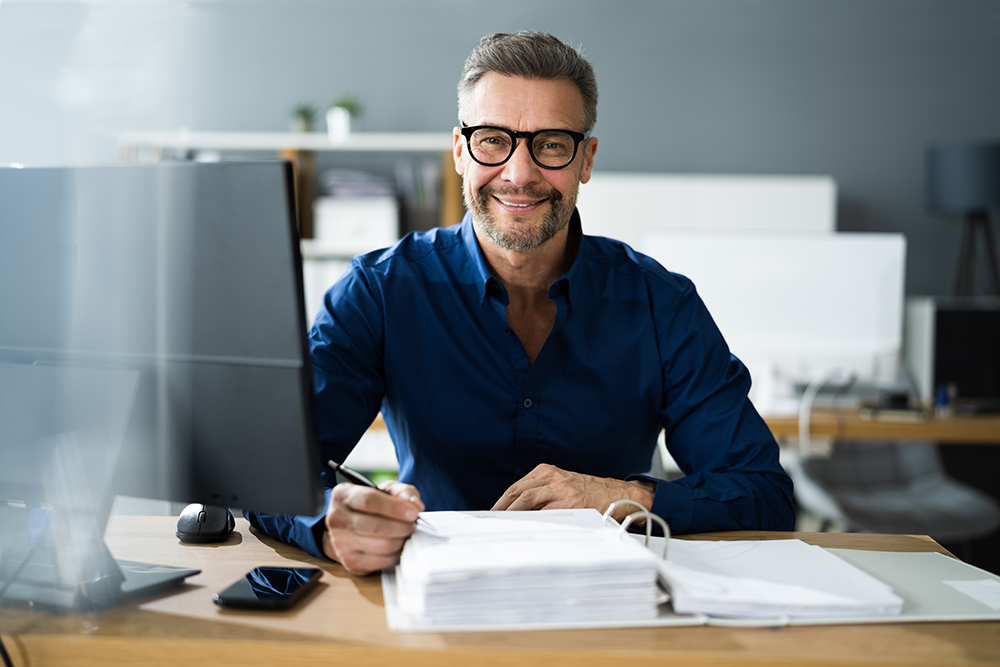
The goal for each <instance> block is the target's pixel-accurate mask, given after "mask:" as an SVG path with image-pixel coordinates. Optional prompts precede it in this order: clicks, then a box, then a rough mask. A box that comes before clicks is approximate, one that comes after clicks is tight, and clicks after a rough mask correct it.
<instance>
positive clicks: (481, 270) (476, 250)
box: [461, 209, 587, 307]
mask: <svg viewBox="0 0 1000 667" xmlns="http://www.w3.org/2000/svg"><path fill="white" fill-rule="evenodd" d="M461 233H462V242H463V243H464V244H465V249H466V252H467V253H468V255H469V258H470V259H471V261H472V267H473V271H474V272H475V273H474V275H475V276H476V277H477V278H478V279H477V280H476V290H477V291H478V293H479V303H480V304H482V303H484V302H485V301H486V295H487V293H488V292H489V289H490V287H489V286H490V285H491V284H494V285H496V287H494V288H493V289H499V290H500V292H503V291H504V289H503V285H501V284H500V281H499V280H497V279H496V278H495V277H494V276H493V274H492V273H490V270H489V268H488V267H487V266H486V260H485V259H484V258H483V252H482V249H481V248H480V247H479V241H478V240H477V239H476V231H475V228H474V227H473V223H472V213H471V212H469V211H466V213H465V217H464V218H463V219H462V232H461ZM569 236H570V238H571V239H576V241H577V250H576V257H574V258H573V264H572V265H571V266H570V267H569V271H567V272H566V273H564V274H563V275H561V276H559V278H557V279H556V281H555V282H554V283H552V285H551V287H549V297H554V296H556V295H558V294H560V293H564V294H566V298H567V301H569V303H570V307H572V306H574V305H575V303H574V302H575V300H576V291H577V290H573V289H571V288H570V286H571V285H578V284H581V283H582V280H581V278H582V275H583V268H582V264H583V263H582V262H580V261H579V259H580V255H581V253H582V252H583V249H584V246H585V245H586V243H587V237H585V236H584V235H583V226H582V225H581V224H580V212H579V211H578V210H576V209H574V210H573V215H572V216H571V217H570V219H569Z"/></svg>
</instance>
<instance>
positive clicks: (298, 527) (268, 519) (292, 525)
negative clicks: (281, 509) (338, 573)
mask: <svg viewBox="0 0 1000 667" xmlns="http://www.w3.org/2000/svg"><path fill="white" fill-rule="evenodd" d="M329 493H330V490H329V489H327V490H326V494H327V499H326V503H324V507H326V505H327V504H328V503H329V500H330V499H329ZM243 516H244V517H246V519H247V520H248V521H249V522H250V525H252V526H253V527H254V528H256V529H257V530H259V531H261V532H262V533H264V534H265V535H268V536H269V537H273V538H275V539H276V540H281V541H282V542H287V543H289V544H294V545H295V546H297V547H299V548H300V549H302V550H303V551H305V552H307V553H309V554H312V555H313V556H318V557H320V558H326V559H327V560H329V558H327V556H326V554H324V553H323V544H322V543H321V542H320V541H318V539H317V538H319V537H320V536H321V535H322V534H323V533H322V527H323V522H324V520H325V518H326V512H323V513H322V514H319V515H317V516H292V515H288V514H266V513H264V512H252V511H247V510H243Z"/></svg>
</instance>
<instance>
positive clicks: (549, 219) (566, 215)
mask: <svg viewBox="0 0 1000 667" xmlns="http://www.w3.org/2000/svg"><path fill="white" fill-rule="evenodd" d="M462 193H463V196H464V199H465V207H466V208H467V209H469V211H471V212H472V219H473V222H475V223H476V226H477V227H478V228H479V229H480V230H481V231H483V232H485V234H486V235H487V236H488V237H489V238H490V240H491V241H493V243H495V244H496V245H497V246H498V247H500V248H503V249H505V250H513V251H515V252H528V251H530V250H534V249H535V248H538V247H539V246H541V245H542V244H543V243H545V242H546V241H548V240H549V239H551V238H552V237H554V236H555V235H556V234H558V233H559V232H560V231H562V229H563V228H564V227H565V226H566V225H568V224H569V219H570V218H571V217H572V215H573V209H575V208H576V192H575V191H574V192H573V193H571V195H570V196H569V197H565V196H563V193H561V192H560V191H558V190H556V189H554V188H553V189H550V190H538V189H534V188H525V189H499V188H493V187H491V186H489V185H484V186H483V187H481V188H479V190H476V191H473V190H472V188H471V187H470V186H469V185H468V182H465V183H464V184H463V187H462ZM505 196H506V197H512V196H517V197H525V198H528V199H534V200H541V199H546V200H548V204H549V210H548V212H546V214H545V217H544V218H543V219H542V222H541V224H540V225H537V226H529V225H517V226H515V225H510V226H507V225H505V224H504V223H502V222H501V221H500V220H498V219H497V217H496V216H495V215H494V214H493V212H492V211H491V210H490V200H491V199H492V198H493V197H499V198H503V197H505ZM526 217H527V216H518V215H516V214H515V215H514V221H515V222H518V223H520V222H523V221H524V220H525V219H526Z"/></svg>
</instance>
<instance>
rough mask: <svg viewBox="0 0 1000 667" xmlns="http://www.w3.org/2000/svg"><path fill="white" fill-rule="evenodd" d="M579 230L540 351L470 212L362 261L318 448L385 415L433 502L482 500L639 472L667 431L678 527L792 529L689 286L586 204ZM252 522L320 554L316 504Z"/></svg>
mask: <svg viewBox="0 0 1000 667" xmlns="http://www.w3.org/2000/svg"><path fill="white" fill-rule="evenodd" d="M570 225H571V229H570V233H571V234H572V235H575V236H576V238H578V239H579V250H578V252H577V256H576V258H575V260H574V262H573V264H572V266H571V267H570V269H569V271H568V272H566V273H565V274H564V275H562V276H560V277H559V279H558V280H556V281H555V283H553V284H552V286H551V287H550V288H549V298H550V299H552V301H554V302H555V304H556V307H557V314H556V319H555V324H554V326H553V327H552V332H551V333H550V334H549V337H548V339H547V340H546V341H545V345H544V346H543V347H542V349H541V351H540V352H539V353H538V356H537V357H536V359H535V361H534V363H529V361H528V356H527V354H526V353H525V351H524V348H523V346H522V345H521V342H520V340H519V339H518V337H517V336H516V335H515V334H514V332H513V331H511V329H510V328H509V327H508V326H507V322H506V318H505V308H506V306H507V305H508V296H507V292H506V290H505V288H504V287H503V285H501V284H500V282H499V281H498V280H497V279H496V278H494V277H493V275H492V274H491V273H490V271H489V269H488V268H487V266H486V263H485V261H484V259H483V256H482V254H481V252H480V249H479V245H478V242H477V240H476V237H475V233H474V231H473V226H472V221H471V218H470V217H469V216H468V215H466V218H465V220H464V221H463V222H462V224H461V225H456V226H454V227H450V228H445V229H433V230H431V231H429V232H423V233H415V234H410V235H408V236H407V237H406V238H404V239H403V240H401V241H400V242H399V243H398V244H396V245H395V246H393V247H392V248H389V249H388V250H382V251H376V252H372V253H369V254H367V255H362V256H359V257H356V258H354V260H353V261H352V262H351V266H350V269H349V271H348V272H347V273H346V274H345V275H344V276H343V277H342V278H341V279H340V280H338V281H337V283H336V284H335V285H334V286H333V287H332V288H331V289H330V290H329V291H328V292H327V293H326V296H325V298H324V302H323V309H322V310H321V311H320V313H319V314H318V315H317V316H316V320H315V323H314V325H313V327H312V330H311V331H310V334H309V341H310V347H311V352H312V363H313V367H314V370H313V383H314V410H315V415H316V417H315V418H316V425H317V435H318V438H319V441H320V446H321V450H322V452H321V453H322V457H323V460H326V459H328V458H330V459H333V460H336V461H343V460H344V459H345V458H347V455H348V454H349V453H350V451H351V449H353V447H354V446H355V444H356V443H357V442H358V440H359V439H360V438H361V436H362V434H363V433H364V432H365V430H366V429H367V428H368V426H369V425H370V424H371V423H372V421H373V420H374V418H375V416H376V415H377V414H378V412H379V411H380V410H381V412H382V415H383V417H384V419H385V423H386V427H387V428H388V430H389V434H390V435H391V437H392V441H393V443H395V448H396V454H397V457H398V459H399V466H400V469H399V477H400V479H401V480H402V481H404V482H407V483H409V484H412V485H414V486H415V487H417V489H419V491H420V495H421V498H422V499H423V501H424V504H425V505H426V507H427V509H429V510H444V509H452V510H466V509H470V510H472V509H475V510H479V509H489V508H491V507H492V506H493V504H494V503H495V502H496V501H497V500H498V499H499V498H500V496H501V494H503V492H504V491H505V490H506V489H507V488H508V487H509V486H510V485H511V484H513V483H514V482H516V481H517V480H519V479H520V478H521V477H523V476H524V475H526V474H528V473H529V472H531V470H532V469H533V468H534V467H535V466H536V465H538V464H539V463H549V464H552V465H555V466H558V467H560V468H564V469H566V470H571V471H574V472H579V473H585V474H588V475H597V476H600V477H614V478H618V479H629V478H633V477H634V476H637V475H641V474H642V473H644V472H646V471H648V470H649V469H650V462H651V460H652V455H653V450H654V448H655V447H656V441H657V436H658V434H659V432H660V429H664V431H665V439H666V443H667V448H668V449H669V450H670V453H671V454H672V456H673V458H674V460H675V461H676V462H677V464H678V465H679V466H680V468H681V470H682V471H683V472H684V473H685V474H686V476H685V477H683V478H682V479H679V480H676V481H669V482H668V481H664V480H654V481H656V497H655V501H654V503H653V508H652V509H653V512H654V513H656V514H658V515H660V516H661V517H663V518H664V519H665V520H666V521H667V523H668V524H669V525H670V527H671V530H672V531H673V532H675V533H678V534H682V533H691V532H703V531H712V530H740V529H744V530H790V529H791V528H792V526H793V524H794V510H793V506H792V483H791V480H790V479H789V478H788V477H787V476H786V475H785V473H784V471H783V470H782V468H781V466H780V465H779V463H778V446H777V444H776V442H775V440H774V438H773V436H772V435H771V432H770V430H769V429H768V427H767V425H766V424H765V423H764V421H763V420H762V419H761V417H760V416H759V415H758V413H757V412H756V410H755V409H754V407H753V405H752V404H751V403H750V401H749V399H748V398H747V393H748V391H749V389H750V376H749V373H748V372H747V369H746V367H745V366H744V365H743V364H742V363H741V362H740V361H739V360H738V359H737V358H736V357H734V356H732V355H731V354H730V352H729V348H728V346H727V345H726V342H725V340H724V339H723V337H722V335H721V333H720V332H719V330H718V328H717V327H716V325H715V323H714V322H713V320H712V318H711V316H710V315H709V313H708V310H707V309H706V308H705V305H704V303H703V302H702V300H701V298H700V297H699V296H698V294H697V292H696V291H695V288H694V285H693V284H692V283H691V281H690V280H688V279H687V278H685V277H683V276H680V275H677V274H674V273H670V272H669V271H667V270H665V269H664V268H663V267H662V266H660V265H659V264H658V263H657V262H655V261H654V260H652V259H650V258H648V257H646V256H644V255H642V254H640V253H637V252H635V251H634V250H632V249H631V248H630V247H628V246H627V245H625V244H623V243H620V242H618V241H613V240H610V239H606V238H603V237H596V236H586V235H583V234H582V231H581V226H580V219H579V214H577V213H574V215H573V218H572V220H571V222H570ZM324 475H325V473H324ZM328 481H330V480H329V479H328ZM328 485H329V484H328ZM248 517H249V518H250V520H251V522H253V523H254V524H255V525H256V526H257V527H258V528H261V529H262V530H263V531H264V532H266V533H268V534H270V535H272V536H274V537H277V538H279V539H282V540H285V541H288V542H292V543H294V544H297V545H299V546H301V547H302V548H303V549H305V550H306V551H308V552H310V553H313V554H317V555H319V554H321V547H320V546H319V545H317V544H316V540H315V537H314V535H313V527H314V526H316V524H317V523H318V522H319V521H321V520H322V516H320V517H285V516H277V515H266V514H258V513H248Z"/></svg>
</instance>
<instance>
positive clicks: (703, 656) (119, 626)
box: [0, 517, 1000, 667]
mask: <svg viewBox="0 0 1000 667" xmlns="http://www.w3.org/2000/svg"><path fill="white" fill-rule="evenodd" d="M173 531H174V519H173V518H172V517H116V518H115V519H114V520H113V521H112V524H111V526H110V528H109V531H108V537H107V541H108V544H109V545H110V547H111V549H112V551H113V552H114V553H115V555H116V556H117V557H119V558H126V559H132V560H142V561H146V562H153V563H161V564H164V565H177V566H185V567H197V568H201V569H202V573H201V574H200V575H197V576H195V577H192V578H191V579H189V582H190V583H189V584H188V585H187V586H185V587H183V588H180V589H178V590H177V591H175V592H173V593H171V594H168V595H166V596H164V597H160V598H157V599H153V600H150V601H148V602H145V603H142V604H136V605H130V606H126V607H122V608H119V609H115V610H111V611H109V612H105V613H102V614H98V615H94V616H92V617H89V618H63V617H54V616H52V615H49V614H46V613H43V612H37V611H36V612H31V611H24V610H0V628H2V632H3V635H4V641H5V643H6V644H7V646H8V650H9V651H10V653H11V657H12V658H13V660H14V664H15V665H17V666H18V667H22V666H25V665H31V667H44V666H46V665H59V664H62V665H65V664H72V665H83V666H87V665H94V666H95V667H96V666H98V665H100V666H101V667H109V666H112V667H113V666H115V665H142V666H143V667H153V666H155V665H183V666H188V667H193V666H194V665H222V666H225V665H244V666H245V665H298V664H301V665H309V666H310V667H316V666H317V665H322V666H324V667H325V666H327V665H352V666H355V667H357V666H361V667H368V666H371V665H392V666H393V667H419V666H422V665H427V666H434V667H451V666H454V667H478V666H480V665H487V666H499V665H517V666H518V667H522V666H526V665H528V666H530V665H539V664H545V665H546V666H547V667H563V666H565V667H586V666H588V665H600V666H601V667H608V666H610V665H627V666H628V667H633V666H643V665H650V666H653V665H655V666H657V667H662V666H664V665H684V666H685V667H691V666H704V665H713V666H717V665H758V666H764V665H786V666H792V665H816V666H823V667H827V666H833V665H851V666H853V667H874V666H876V665H878V666H886V665H921V666H926V665H935V664H940V665H982V664H1000V623H900V624H886V625H856V626H852V625H847V626H799V627H784V628H719V627H695V628H646V629H613V630H612V629H608V630H586V631H545V632H498V633H479V632H477V633H393V632H391V631H389V630H388V629H387V627H386V622H385V613H384V608H383V604H382V591H381V583H380V579H379V578H378V577H377V576H371V577H363V578H357V577H353V576H350V575H348V574H346V573H345V572H344V571H343V570H342V569H341V567H340V566H339V565H336V564H333V563H329V562H321V561H319V560H318V559H314V558H312V557H310V556H307V555H306V554H304V553H303V552H301V551H300V550H298V549H295V548H293V547H289V546H288V545H284V544H280V543H277V542H275V541H273V540H271V539H269V538H266V537H258V536H257V535H256V534H255V533H254V532H253V531H252V530H251V529H250V528H249V525H248V524H247V522H246V521H244V520H243V519H238V520H237V531H236V533H234V535H233V536H231V538H230V539H229V540H228V541H227V542H226V543H224V544H221V545H217V546H187V545H182V544H180V543H179V542H178V541H177V539H176V538H175V537H174V535H173ZM789 536H795V537H799V538H800V539H803V540H805V541H806V542H810V543H812V544H819V545H821V546H831V547H841V548H860V549H880V550H886V551H940V552H944V550H943V549H942V548H941V547H940V546H939V545H938V544H937V543H935V542H934V541H932V540H930V539H929V538H927V537H916V536H899V535H893V536H889V535H860V534H832V533H714V534H709V535H703V536H695V537H701V538H703V539H705V538H708V539H772V538H782V537H789ZM945 553H947V552H945ZM292 563H307V564H316V565H319V566H320V567H322V568H323V569H324V570H325V573H324V575H323V580H322V584H323V585H322V586H321V588H320V590H318V591H316V592H315V593H314V594H313V595H312V596H311V597H309V598H308V599H306V600H305V601H304V603H303V604H302V605H301V606H299V607H298V608H297V609H295V610H292V611H288V612H280V613H255V612H239V611H229V610H224V609H221V608H219V607H217V606H215V605H214V604H213V603H212V601H211V599H212V594H213V593H214V592H216V591H218V590H221V589H222V588H224V587H225V586H227V585H228V584H230V583H232V582H233V581H235V580H236V579H238V578H239V577H240V576H242V574H243V573H244V572H245V571H247V570H249V569H250V568H252V567H254V566H258V565H289V564H292Z"/></svg>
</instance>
